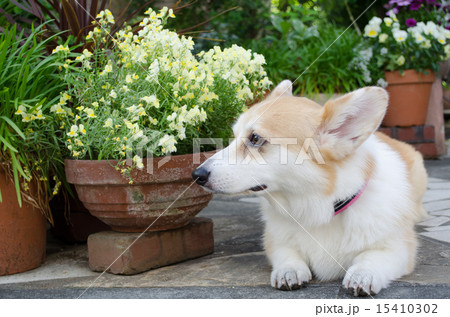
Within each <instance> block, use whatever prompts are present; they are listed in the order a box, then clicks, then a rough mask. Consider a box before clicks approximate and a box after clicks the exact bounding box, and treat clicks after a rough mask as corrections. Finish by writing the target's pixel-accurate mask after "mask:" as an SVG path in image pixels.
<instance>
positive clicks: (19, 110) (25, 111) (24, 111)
mask: <svg viewBox="0 0 450 317" xmlns="http://www.w3.org/2000/svg"><path fill="white" fill-rule="evenodd" d="M52 108H53V107H52ZM26 113H27V109H26V108H25V107H24V106H19V109H17V111H16V112H15V114H21V115H24V114H26Z"/></svg>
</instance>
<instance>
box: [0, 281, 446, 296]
mask: <svg viewBox="0 0 450 317" xmlns="http://www.w3.org/2000/svg"><path fill="white" fill-rule="evenodd" d="M80 293H81V290H80V289H76V288H50V289H32V288H28V289H4V288H2V287H0V298H4V299H8V298H33V299H35V298H38V299H58V298H78V296H79V295H80ZM449 293H450V286H449V285H434V284H427V285H419V284H409V283H402V282H393V283H392V284H391V286H390V287H389V288H387V289H384V290H382V291H381V292H380V293H379V294H378V295H377V296H376V297H375V298H376V299H383V298H388V299H447V298H448V294H449ZM81 298H83V299H87V298H91V299H211V298H213V299H217V298H218V299H242V298H245V299H354V297H352V296H351V295H350V294H349V293H348V291H347V290H345V289H343V288H341V287H340V286H339V285H338V284H337V283H326V284H323V285H307V286H306V287H304V288H302V289H299V290H296V291H293V292H283V291H277V290H275V289H273V288H271V287H270V286H237V287H173V288H98V287H96V288H91V289H90V290H89V291H88V292H86V293H84V294H83V296H82V297H81ZM366 298H368V297H366ZM364 299H365V298H361V299H359V300H364Z"/></svg>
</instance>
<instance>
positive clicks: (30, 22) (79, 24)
mask: <svg viewBox="0 0 450 317" xmlns="http://www.w3.org/2000/svg"><path fill="white" fill-rule="evenodd" d="M10 2H11V3H12V4H14V5H15V6H16V7H17V8H20V9H21V10H23V12H25V13H27V14H28V15H29V16H30V17H31V18H27V19H23V18H21V16H20V15H17V14H16V15H14V14H12V13H11V8H10V6H8V8H7V9H4V8H0V12H2V13H3V14H4V15H5V17H6V19H7V20H8V21H9V22H10V23H11V24H17V25H18V26H17V27H18V29H19V30H21V29H23V30H24V32H25V34H29V33H30V32H31V27H32V26H37V25H40V24H42V23H45V27H44V29H45V32H44V33H43V34H42V35H43V36H44V37H45V38H50V37H52V38H53V39H54V40H53V41H48V42H47V46H48V49H47V51H48V52H51V51H52V50H53V49H54V48H55V47H56V46H57V45H58V41H57V38H56V37H54V36H55V35H56V34H57V35H58V37H59V39H60V41H59V42H61V41H62V42H64V43H67V42H70V44H72V45H78V44H82V45H81V46H80V47H79V48H78V50H79V51H80V52H81V51H82V50H83V49H84V48H85V47H84V45H85V37H86V35H87V34H88V33H89V31H90V30H91V29H93V27H94V26H95V23H96V22H95V19H96V16H97V14H98V13H99V12H100V11H102V10H105V8H106V5H107V3H108V1H107V0H92V1H87V0H10ZM131 2H132V1H131V0H130V1H129V2H128V5H127V6H126V7H125V8H124V9H123V10H122V12H121V13H120V14H119V16H118V18H117V19H116V21H115V23H114V26H113V27H112V28H111V31H110V34H111V35H114V33H115V32H116V31H117V30H118V29H120V28H121V27H122V26H123V24H124V23H125V21H128V20H130V19H131V18H132V17H134V16H135V15H136V14H138V13H139V12H140V11H141V10H142V9H143V8H144V7H146V6H148V5H149V4H150V3H151V2H153V0H152V1H146V2H145V3H144V4H143V5H142V6H141V7H140V8H138V9H137V10H135V11H133V12H131V13H127V9H128V7H129V5H130V3H131ZM93 22H94V23H93Z"/></svg>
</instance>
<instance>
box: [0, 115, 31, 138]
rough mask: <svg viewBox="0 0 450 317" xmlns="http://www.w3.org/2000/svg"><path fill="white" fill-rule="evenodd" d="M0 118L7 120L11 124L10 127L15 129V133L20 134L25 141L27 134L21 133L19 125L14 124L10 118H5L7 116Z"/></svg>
mask: <svg viewBox="0 0 450 317" xmlns="http://www.w3.org/2000/svg"><path fill="white" fill-rule="evenodd" d="M0 118H1V119H3V120H5V121H6V122H7V123H8V124H9V126H10V127H11V128H13V129H14V131H16V132H17V134H18V135H19V136H20V137H21V138H22V139H25V134H23V132H22V131H20V129H19V128H18V127H17V125H16V124H15V123H14V122H12V121H11V119H10V118H8V117H5V116H1V117H0Z"/></svg>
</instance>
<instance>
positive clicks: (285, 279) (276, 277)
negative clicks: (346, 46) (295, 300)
mask: <svg viewBox="0 0 450 317" xmlns="http://www.w3.org/2000/svg"><path fill="white" fill-rule="evenodd" d="M311 277H312V276H311V271H310V270H309V269H308V268H294V267H287V268H279V269H274V270H273V271H272V274H271V275H270V284H271V285H272V287H275V288H278V289H279V290H282V291H293V290H296V289H299V288H301V287H303V286H304V284H305V283H307V282H309V281H310V280H311Z"/></svg>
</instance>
